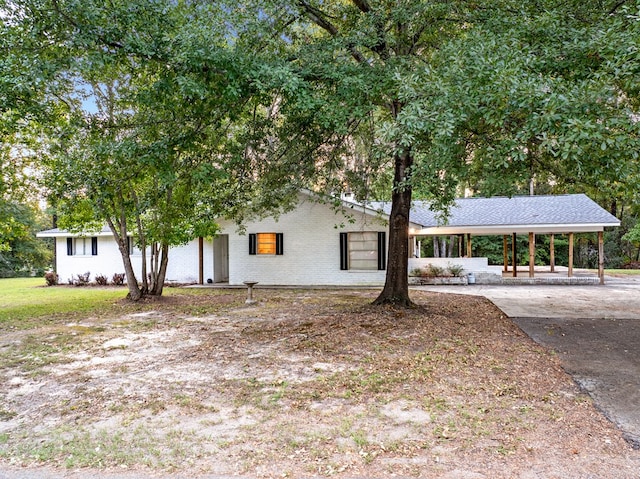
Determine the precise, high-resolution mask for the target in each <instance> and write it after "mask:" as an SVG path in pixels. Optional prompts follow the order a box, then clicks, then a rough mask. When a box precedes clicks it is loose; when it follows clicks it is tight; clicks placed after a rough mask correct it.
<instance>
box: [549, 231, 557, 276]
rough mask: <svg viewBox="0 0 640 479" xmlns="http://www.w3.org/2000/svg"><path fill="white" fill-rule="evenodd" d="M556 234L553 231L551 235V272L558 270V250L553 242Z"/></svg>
mask: <svg viewBox="0 0 640 479" xmlns="http://www.w3.org/2000/svg"><path fill="white" fill-rule="evenodd" d="M553 240H554V235H553V233H552V234H551V236H549V263H550V264H549V266H550V267H551V272H552V273H555V272H556V250H555V246H554V244H553Z"/></svg>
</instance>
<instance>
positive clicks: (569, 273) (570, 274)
mask: <svg viewBox="0 0 640 479" xmlns="http://www.w3.org/2000/svg"><path fill="white" fill-rule="evenodd" d="M567 276H569V277H571V276H573V233H569V271H568V272H567Z"/></svg>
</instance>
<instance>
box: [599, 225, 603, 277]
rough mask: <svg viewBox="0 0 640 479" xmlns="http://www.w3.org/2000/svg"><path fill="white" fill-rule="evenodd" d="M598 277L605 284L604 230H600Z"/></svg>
mask: <svg viewBox="0 0 640 479" xmlns="http://www.w3.org/2000/svg"><path fill="white" fill-rule="evenodd" d="M598 277H599V278H600V284H604V231H598Z"/></svg>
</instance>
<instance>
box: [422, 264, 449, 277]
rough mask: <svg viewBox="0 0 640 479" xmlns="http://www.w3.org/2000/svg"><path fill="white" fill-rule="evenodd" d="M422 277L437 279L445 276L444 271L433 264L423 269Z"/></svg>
mask: <svg viewBox="0 0 640 479" xmlns="http://www.w3.org/2000/svg"><path fill="white" fill-rule="evenodd" d="M423 276H424V277H426V278H437V277H439V276H445V269H444V268H442V267H441V266H437V265H435V264H428V265H427V267H426V268H425V269H424V274H423Z"/></svg>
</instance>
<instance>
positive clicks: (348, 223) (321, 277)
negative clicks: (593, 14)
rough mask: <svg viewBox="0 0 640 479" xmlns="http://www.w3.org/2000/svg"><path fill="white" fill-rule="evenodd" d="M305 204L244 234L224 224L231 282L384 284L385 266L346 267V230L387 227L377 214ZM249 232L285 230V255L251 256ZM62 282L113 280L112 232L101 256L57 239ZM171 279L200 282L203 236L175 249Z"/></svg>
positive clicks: (207, 264)
mask: <svg viewBox="0 0 640 479" xmlns="http://www.w3.org/2000/svg"><path fill="white" fill-rule="evenodd" d="M300 198H301V203H300V204H299V206H298V208H296V209H295V210H293V211H292V212H289V213H286V214H283V215H281V216H280V217H279V218H278V220H277V221H276V220H275V219H273V218H266V219H263V220H260V221H256V222H254V223H251V224H248V225H247V228H246V233H247V234H244V235H239V234H238V233H237V231H236V230H237V228H236V226H235V224H232V223H226V224H224V223H223V224H222V225H221V227H222V234H226V235H228V238H229V284H232V285H239V284H242V283H243V281H248V280H252V281H258V282H259V283H260V284H262V285H382V284H384V280H385V274H386V272H385V271H341V270H340V232H352V231H387V226H386V224H384V222H383V221H381V219H380V218H378V217H377V216H375V215H367V214H364V213H361V212H358V211H354V210H349V211H348V213H349V215H352V217H351V218H348V217H345V216H344V215H343V214H340V213H337V214H336V213H335V212H334V211H333V209H332V208H331V207H330V206H327V205H323V204H318V203H315V202H313V201H311V200H310V199H309V198H308V197H307V196H305V195H301V197H300ZM249 233H283V234H284V237H283V240H284V248H283V250H284V254H283V255H278V256H275V255H249V236H248V234H249ZM56 245H57V255H58V264H57V269H58V275H59V278H60V282H62V283H66V282H67V280H68V279H69V278H71V277H72V276H73V275H77V274H79V273H84V272H86V271H90V272H91V279H92V280H93V279H94V278H95V275H96V274H103V275H105V276H107V277H108V278H109V280H111V277H112V276H113V274H114V273H123V272H124V266H123V265H122V258H121V256H120V253H119V251H118V248H117V246H116V243H115V241H114V240H113V237H112V236H100V237H98V255H97V256H67V246H66V238H64V237H60V238H56ZM131 260H132V262H133V267H134V269H135V271H136V273H137V274H138V275H139V274H140V267H141V257H140V256H139V255H132V256H131ZM203 263H204V281H205V282H206V281H207V279H208V278H213V277H214V260H213V242H212V241H211V240H205V242H204V260H203ZM138 279H140V278H138ZM166 279H167V281H175V282H181V283H196V282H197V281H198V240H197V239H196V240H193V241H191V242H190V243H189V244H188V245H185V246H180V247H174V248H171V250H170V252H169V266H168V268H167V278H166Z"/></svg>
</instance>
